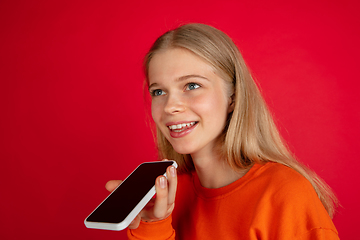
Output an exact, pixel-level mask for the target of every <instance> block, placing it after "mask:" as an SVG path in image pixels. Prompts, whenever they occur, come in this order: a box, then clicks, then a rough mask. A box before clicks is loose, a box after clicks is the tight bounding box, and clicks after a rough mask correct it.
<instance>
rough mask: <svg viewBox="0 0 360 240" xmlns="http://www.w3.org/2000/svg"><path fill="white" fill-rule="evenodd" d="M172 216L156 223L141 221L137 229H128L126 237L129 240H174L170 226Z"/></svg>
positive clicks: (173, 231) (173, 233)
mask: <svg viewBox="0 0 360 240" xmlns="http://www.w3.org/2000/svg"><path fill="white" fill-rule="evenodd" d="M171 222H172V216H171V215H170V216H169V217H168V218H166V219H164V220H161V221H157V222H143V221H141V223H140V225H139V227H138V228H137V229H128V230H127V236H128V239H130V240H139V239H146V240H165V239H170V240H173V239H175V230H174V229H173V227H172V225H171Z"/></svg>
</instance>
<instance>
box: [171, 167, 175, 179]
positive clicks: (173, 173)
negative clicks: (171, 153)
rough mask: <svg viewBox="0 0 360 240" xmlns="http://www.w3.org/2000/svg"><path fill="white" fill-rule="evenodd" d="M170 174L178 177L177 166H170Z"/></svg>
mask: <svg viewBox="0 0 360 240" xmlns="http://www.w3.org/2000/svg"><path fill="white" fill-rule="evenodd" d="M170 174H171V176H172V177H176V170H175V167H171V168H170Z"/></svg>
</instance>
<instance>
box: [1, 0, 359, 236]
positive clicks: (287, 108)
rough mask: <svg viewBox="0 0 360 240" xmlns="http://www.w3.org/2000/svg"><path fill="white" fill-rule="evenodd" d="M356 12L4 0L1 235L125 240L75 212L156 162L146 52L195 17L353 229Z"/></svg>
mask: <svg viewBox="0 0 360 240" xmlns="http://www.w3.org/2000/svg"><path fill="white" fill-rule="evenodd" d="M124 2H125V1H124ZM359 10H360V8H359V4H358V1H355V0H345V1H344V0H342V1H340V0H338V1H330V0H326V1H319V0H315V1H303V0H302V1H297V0H296V1H262V0H248V1H229V0H224V1H193V0H191V1H188V0H186V1H181V2H179V1H163V2H157V1H151V2H150V1H126V3H122V2H121V1H68V0H66V1H45V0H44V1H38V0H37V1H19V0H6V1H4V0H2V1H1V3H0V34H1V35H0V61H1V62H0V80H1V81H0V100H1V101H0V107H1V108H0V114H1V116H0V160H1V167H0V171H1V175H0V177H1V181H0V189H1V191H0V196H1V197H0V201H1V202H0V229H1V230H0V238H1V239H123V238H125V232H112V231H102V230H91V229H86V228H85V226H84V224H83V220H84V218H85V217H86V216H87V215H88V214H89V213H90V211H91V210H93V208H94V207H95V206H96V205H97V204H98V203H99V202H100V201H101V200H102V199H103V198H104V197H105V196H106V195H107V192H106V190H105V188H104V185H105V183H106V181H108V180H109V179H122V178H124V177H126V175H127V174H128V173H129V172H130V171H131V170H133V168H134V167H135V166H137V165H138V164H139V163H140V162H143V161H149V160H154V159H156V152H155V150H154V144H153V141H152V136H151V132H150V130H149V128H148V126H147V124H146V121H145V117H146V114H145V110H144V100H143V99H144V98H143V96H142V95H143V91H142V81H143V75H142V72H141V63H142V58H143V56H144V54H145V53H146V51H147V50H148V49H149V47H150V45H151V43H152V42H153V41H154V40H155V38H156V37H157V36H159V35H160V34H162V33H163V32H165V31H166V30H168V29H169V28H173V27H176V26H178V25H179V24H180V23H187V22H202V23H207V24H211V25H213V26H215V27H217V28H219V29H221V30H223V31H224V32H226V33H228V34H229V35H230V36H231V37H232V38H233V39H234V41H235V42H236V44H237V45H238V46H239V48H240V49H241V50H242V52H243V55H244V58H245V59H246V61H247V62H248V64H249V66H250V68H251V69H252V71H253V72H254V76H255V77H256V78H257V79H258V81H259V83H260V85H261V87H262V90H263V92H264V96H265V98H266V100H267V102H268V103H269V106H270V108H271V109H272V111H273V112H274V114H275V117H276V120H277V122H278V124H279V127H280V129H281V132H282V134H283V136H284V138H285V139H286V140H287V141H288V143H289V145H290V148H291V149H292V150H293V151H294V153H295V154H296V155H297V157H298V158H299V159H300V160H301V161H302V162H304V163H306V164H307V165H309V166H310V167H311V168H312V169H314V170H315V171H316V172H317V173H318V174H319V175H320V176H321V177H323V178H324V179H325V180H326V181H327V183H328V184H329V185H330V186H332V187H333V189H334V190H335V192H336V193H337V195H338V197H339V199H340V202H341V204H342V207H340V208H339V209H338V211H339V212H338V214H337V215H336V216H335V218H334V223H335V225H336V226H337V228H338V230H339V232H340V237H341V239H356V238H357V237H358V230H357V228H358V216H359V214H360V210H359V173H358V171H359V166H360V163H359V157H358V156H359V154H358V153H357V150H358V149H359V147H360V144H359V136H358V135H359V120H360V114H359V93H358V92H359V67H358V65H359V59H358V56H359V53H360V51H359V43H360V41H359V40H360V33H359V32H360V24H359V22H360V21H359V19H360V18H359V14H358V12H359Z"/></svg>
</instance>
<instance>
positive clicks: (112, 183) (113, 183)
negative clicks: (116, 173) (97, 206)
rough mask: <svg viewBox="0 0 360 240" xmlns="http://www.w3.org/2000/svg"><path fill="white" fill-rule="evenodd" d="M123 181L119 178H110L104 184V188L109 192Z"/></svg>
mask: <svg viewBox="0 0 360 240" xmlns="http://www.w3.org/2000/svg"><path fill="white" fill-rule="evenodd" d="M122 182H123V181H121V180H110V181H108V182H107V183H106V184H105V188H106V190H108V191H109V192H112V191H114V190H115V188H117V187H118V186H119V185H120V183H122Z"/></svg>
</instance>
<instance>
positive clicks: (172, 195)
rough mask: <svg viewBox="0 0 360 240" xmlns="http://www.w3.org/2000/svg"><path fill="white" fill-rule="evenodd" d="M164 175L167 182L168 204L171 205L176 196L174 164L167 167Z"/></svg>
mask: <svg viewBox="0 0 360 240" xmlns="http://www.w3.org/2000/svg"><path fill="white" fill-rule="evenodd" d="M166 176H167V178H168V182H169V187H168V188H169V193H168V205H171V204H174V202H175V197H176V189H177V174H176V168H175V167H174V166H170V167H168V168H167V171H166Z"/></svg>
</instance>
